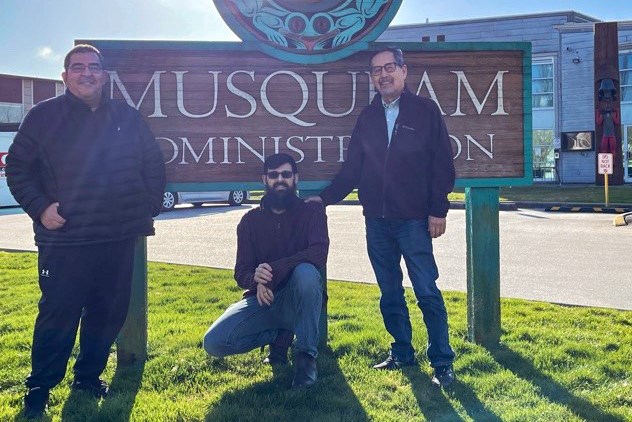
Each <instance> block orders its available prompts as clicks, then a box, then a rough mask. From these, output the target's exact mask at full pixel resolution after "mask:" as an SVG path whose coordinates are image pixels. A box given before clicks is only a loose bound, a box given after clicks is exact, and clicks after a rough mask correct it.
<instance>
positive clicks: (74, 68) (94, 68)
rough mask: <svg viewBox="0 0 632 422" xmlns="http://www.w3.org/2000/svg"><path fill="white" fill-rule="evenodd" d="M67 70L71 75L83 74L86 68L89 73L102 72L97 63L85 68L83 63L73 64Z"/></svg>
mask: <svg viewBox="0 0 632 422" xmlns="http://www.w3.org/2000/svg"><path fill="white" fill-rule="evenodd" d="M68 68H69V69H70V71H71V72H72V73H83V72H84V71H85V70H86V68H88V70H89V71H90V73H99V72H101V71H102V70H103V68H102V67H101V65H100V64H97V63H91V64H89V65H87V66H86V65H85V64H83V63H74V64H71V65H70V66H69V67H68Z"/></svg>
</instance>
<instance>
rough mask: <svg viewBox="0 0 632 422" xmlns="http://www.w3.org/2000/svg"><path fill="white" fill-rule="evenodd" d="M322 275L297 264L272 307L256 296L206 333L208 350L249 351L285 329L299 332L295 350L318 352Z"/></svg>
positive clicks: (218, 352)
mask: <svg viewBox="0 0 632 422" xmlns="http://www.w3.org/2000/svg"><path fill="white" fill-rule="evenodd" d="M322 300H323V283H322V278H321V275H320V273H319V272H318V270H317V269H316V267H314V266H313V265H312V264H308V263H302V264H299V265H297V266H296V267H295V268H294V270H293V271H292V274H291V276H290V279H289V281H288V283H287V284H286V285H285V287H283V289H281V290H280V291H278V292H275V293H274V301H273V302H272V305H270V306H265V305H264V306H261V305H259V302H257V297H256V296H249V297H247V298H244V299H242V300H240V301H239V302H237V303H234V304H232V305H231V306H229V307H228V309H226V312H224V314H223V315H222V316H221V317H219V319H218V320H217V321H215V322H214V323H213V325H211V327H210V328H209V329H208V331H207V332H206V334H205V335H204V350H206V351H207V352H208V354H210V355H212V356H217V357H223V356H228V355H235V354H239V353H246V352H248V351H250V350H253V349H256V348H257V347H261V346H264V345H266V344H270V343H272V342H273V341H274V339H275V338H276V336H277V333H278V332H279V330H281V329H285V330H290V331H293V332H294V333H295V334H296V342H295V344H294V349H295V350H297V351H301V352H305V353H308V354H310V355H311V356H313V357H316V356H317V355H318V351H317V347H318V321H319V319H320V310H321V306H322Z"/></svg>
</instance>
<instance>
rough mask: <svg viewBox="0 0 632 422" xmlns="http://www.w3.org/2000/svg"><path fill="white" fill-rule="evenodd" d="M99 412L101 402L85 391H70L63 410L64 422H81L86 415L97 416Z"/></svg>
mask: <svg viewBox="0 0 632 422" xmlns="http://www.w3.org/2000/svg"><path fill="white" fill-rule="evenodd" d="M98 412H99V401H98V400H97V399H95V398H94V397H92V396H90V394H88V393H86V392H83V391H76V390H73V389H70V394H69V395H68V398H67V399H66V401H65V402H64V407H63V409H62V410H61V420H62V421H81V420H85V419H86V415H96V414H97V413H98Z"/></svg>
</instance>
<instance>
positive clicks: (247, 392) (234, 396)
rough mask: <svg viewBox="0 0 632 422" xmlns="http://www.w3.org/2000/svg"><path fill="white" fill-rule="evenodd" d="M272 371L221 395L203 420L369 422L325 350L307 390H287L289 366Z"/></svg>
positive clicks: (290, 369) (338, 367)
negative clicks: (267, 376) (313, 382)
mask: <svg viewBox="0 0 632 422" xmlns="http://www.w3.org/2000/svg"><path fill="white" fill-rule="evenodd" d="M262 365H264V364H262ZM262 369H263V368H262ZM272 370H273V376H272V379H270V380H269V381H264V382H259V383H256V384H253V385H251V386H250V387H247V388H244V389H240V390H237V391H233V392H229V393H226V394H224V395H223V396H222V398H221V399H220V400H219V402H218V403H216V404H213V405H210V406H209V410H208V413H207V415H206V420H207V421H209V422H210V421H213V422H219V421H226V422H229V421H230V422H232V421H237V420H238V421H260V420H262V419H266V420H300V421H312V420H314V421H318V420H336V421H340V420H344V421H345V422H353V421H357V422H367V421H368V420H369V418H368V416H367V414H366V412H365V411H364V408H363V407H362V405H361V403H360V402H359V401H358V398H357V397H356V396H355V394H354V392H353V390H352V389H351V387H349V384H348V383H347V380H346V378H345V376H344V374H343V373H342V370H341V369H340V366H339V365H338V361H337V359H336V357H335V355H334V353H333V352H332V350H331V349H330V348H329V347H327V348H324V349H322V350H321V351H320V352H319V357H318V372H319V373H318V382H317V384H316V385H315V386H313V387H311V388H308V389H301V390H292V389H290V386H291V384H292V378H293V377H294V370H293V368H292V365H291V364H290V365H284V366H274V367H273V368H272Z"/></svg>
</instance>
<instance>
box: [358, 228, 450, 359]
mask: <svg viewBox="0 0 632 422" xmlns="http://www.w3.org/2000/svg"><path fill="white" fill-rule="evenodd" d="M365 223H366V240H367V249H368V252H369V259H370V260H371V265H372V266H373V271H374V272H375V277H376V278H377V284H378V286H379V287H380V292H381V293H382V295H381V298H380V311H381V312H382V318H384V325H385V326H386V330H387V331H388V332H389V333H390V334H391V336H393V339H394V340H395V341H394V342H393V343H391V354H392V356H393V357H394V358H396V359H399V360H401V361H409V360H411V359H412V358H413V357H414V349H413V346H412V327H411V325H410V317H409V315H408V307H407V306H406V300H405V298H404V288H403V286H402V280H403V274H402V270H401V267H400V262H401V259H402V255H403V256H404V261H405V262H406V268H407V269H408V276H409V277H410V280H411V282H412V285H413V291H414V292H415V297H416V298H417V306H419V309H421V312H422V314H423V319H424V323H425V324H426V329H427V331H428V347H427V349H426V353H427V355H428V360H430V365H431V366H432V367H433V368H436V367H437V366H441V365H449V364H451V363H452V362H453V361H454V352H453V351H452V348H451V347H450V342H449V339H448V314H447V312H446V309H445V304H444V302H443V296H442V295H441V292H440V291H439V289H438V288H437V283H436V280H437V278H438V277H439V272H438V270H437V264H436V263H435V260H434V256H433V254H432V238H431V237H430V234H429V233H428V221H427V220H426V219H423V220H422V219H385V218H366V219H365Z"/></svg>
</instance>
